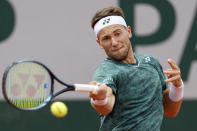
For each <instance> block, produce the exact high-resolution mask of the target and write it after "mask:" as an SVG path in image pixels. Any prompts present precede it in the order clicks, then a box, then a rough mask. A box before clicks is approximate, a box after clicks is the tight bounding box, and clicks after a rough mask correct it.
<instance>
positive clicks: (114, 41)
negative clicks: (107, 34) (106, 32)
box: [111, 37, 118, 46]
mask: <svg viewBox="0 0 197 131" xmlns="http://www.w3.org/2000/svg"><path fill="white" fill-rule="evenodd" d="M111 42H112V46H117V45H118V41H117V40H116V39H115V38H113V37H112V38H111Z"/></svg>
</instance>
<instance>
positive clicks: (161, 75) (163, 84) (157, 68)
mask: <svg viewBox="0 0 197 131" xmlns="http://www.w3.org/2000/svg"><path fill="white" fill-rule="evenodd" d="M153 59H154V61H155V65H156V66H155V68H156V70H157V71H158V74H159V77H160V80H161V85H162V90H163V91H164V90H166V89H167V88H168V84H167V83H166V82H165V79H166V77H165V75H164V73H163V68H162V66H161V64H160V63H159V61H158V60H157V59H156V58H155V57H153Z"/></svg>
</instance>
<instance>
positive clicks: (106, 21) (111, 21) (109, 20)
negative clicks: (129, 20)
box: [94, 16, 127, 36]
mask: <svg viewBox="0 0 197 131" xmlns="http://www.w3.org/2000/svg"><path fill="white" fill-rule="evenodd" d="M115 24H119V25H123V26H125V27H127V24H126V22H125V20H124V18H123V17H121V16H107V17H104V18H102V19H100V20H99V21H98V22H97V23H96V24H95V26H94V32H95V34H96V36H97V35H98V33H99V31H100V30H102V29H103V28H105V27H107V26H110V25H115Z"/></svg>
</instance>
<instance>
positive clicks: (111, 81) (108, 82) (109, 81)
mask: <svg viewBox="0 0 197 131" xmlns="http://www.w3.org/2000/svg"><path fill="white" fill-rule="evenodd" d="M103 83H104V84H110V83H114V81H113V79H112V78H111V77H107V78H106V79H104V80H103Z"/></svg>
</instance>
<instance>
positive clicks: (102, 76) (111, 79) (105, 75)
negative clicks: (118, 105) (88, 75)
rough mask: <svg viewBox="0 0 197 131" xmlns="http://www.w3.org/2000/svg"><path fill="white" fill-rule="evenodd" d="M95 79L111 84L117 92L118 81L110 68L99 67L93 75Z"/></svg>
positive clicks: (114, 91)
mask: <svg viewBox="0 0 197 131" xmlns="http://www.w3.org/2000/svg"><path fill="white" fill-rule="evenodd" d="M93 80H94V81H97V82H100V83H104V84H106V85H107V86H109V87H110V88H111V89H112V91H113V93H114V94H116V90H117V89H116V83H115V81H116V80H115V75H114V74H113V72H111V71H110V70H106V69H103V68H102V67H100V68H98V69H97V70H96V71H95V72H94V75H93Z"/></svg>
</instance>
